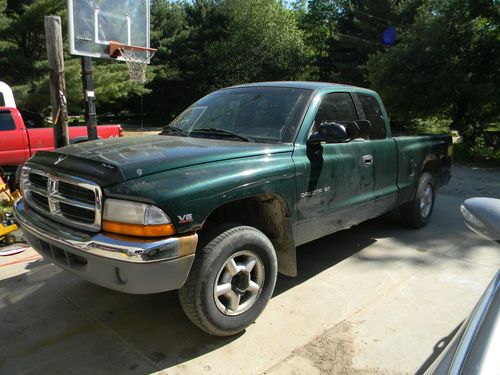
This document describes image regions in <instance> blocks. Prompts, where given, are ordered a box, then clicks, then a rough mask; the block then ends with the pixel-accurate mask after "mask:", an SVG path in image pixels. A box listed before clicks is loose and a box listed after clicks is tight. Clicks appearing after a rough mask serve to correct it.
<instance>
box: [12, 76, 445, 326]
mask: <svg viewBox="0 0 500 375" xmlns="http://www.w3.org/2000/svg"><path fill="white" fill-rule="evenodd" d="M452 152H453V150H452V144H451V137H450V136H448V135H437V136H418V137H392V136H391V129H390V127H389V119H388V117H387V114H386V112H385V109H384V106H383V104H382V101H381V99H380V97H379V96H378V95H377V93H375V92H373V91H371V90H367V89H363V88H358V87H352V86H345V85H339V84H331V83H316V82H272V83H255V84H248V85H240V86H235V87H230V88H226V89H222V90H218V91H216V92H213V93H211V94H210V95H208V96H206V97H204V98H202V99H200V100H199V101H197V102H196V103H194V104H193V105H192V106H190V107H189V108H188V109H186V110H185V111H184V112H183V113H182V114H181V115H179V116H178V117H177V118H176V119H175V120H174V121H173V122H172V123H171V124H170V125H169V126H168V127H166V128H165V129H164V130H163V131H162V132H161V133H160V135H155V136H146V137H142V138H135V137H131V138H121V139H118V138H117V139H109V140H97V141H93V142H87V143H81V144H76V145H72V146H68V147H64V148H61V149H58V150H56V151H55V152H45V151H40V152H38V153H36V155H34V156H33V157H32V158H31V159H30V160H29V161H28V162H27V163H26V164H25V165H24V167H23V169H22V176H21V190H22V195H23V199H20V200H19V201H18V202H17V203H16V205H15V214H16V218H17V221H18V223H19V224H20V225H21V227H22V228H23V229H24V232H25V236H26V237H27V239H28V240H29V242H30V243H31V245H32V246H33V247H34V248H35V250H36V251H38V252H39V253H40V254H42V255H43V256H44V257H45V258H47V259H49V260H50V261H51V262H53V263H55V264H56V265H58V266H60V267H61V268H63V269H65V270H68V271H70V272H72V273H74V274H76V275H78V276H80V277H82V278H84V279H86V280H88V281H90V282H93V283H95V284H98V285H101V286H104V287H107V288H111V289H114V290H118V291H122V292H127V293H136V294H140V293H142V294H144V293H158V292H163V291H167V290H174V289H179V295H180V301H181V304H182V307H183V309H184V311H185V312H186V314H187V316H188V317H189V318H190V319H191V320H192V321H193V322H194V323H195V324H196V325H198V326H199V327H200V328H202V329H203V330H205V331H207V332H209V333H210V334H213V335H220V336H224V335H232V334H236V333H238V332H241V331H242V330H244V329H245V328H246V327H247V326H248V325H249V324H251V323H252V322H253V321H255V319H256V318H257V317H258V315H259V314H260V313H261V312H262V311H263V309H264V307H265V306H266V304H267V303H268V301H269V299H270V298H271V295H272V294H273V290H274V287H275V283H276V277H277V272H281V273H283V274H285V275H288V276H295V275H296V274H297V263H296V256H295V248H296V246H299V245H301V244H304V243H306V242H309V241H313V240H315V239H317V238H320V237H322V236H326V235H328V234H331V233H334V232H336V231H339V230H341V229H345V228H349V227H352V226H353V225H356V224H358V223H361V222H362V221H365V220H368V219H370V218H373V217H376V216H380V215H382V214H384V213H386V212H388V211H391V210H393V209H395V208H399V209H400V212H401V216H402V219H403V220H404V222H406V223H407V224H408V225H409V226H412V227H415V228H419V227H422V226H424V225H426V224H427V223H428V221H429V219H430V216H431V214H432V209H433V205H434V199H435V196H436V190H437V189H438V187H439V186H441V185H443V184H446V183H447V182H448V180H449V178H450V168H451V160H452Z"/></svg>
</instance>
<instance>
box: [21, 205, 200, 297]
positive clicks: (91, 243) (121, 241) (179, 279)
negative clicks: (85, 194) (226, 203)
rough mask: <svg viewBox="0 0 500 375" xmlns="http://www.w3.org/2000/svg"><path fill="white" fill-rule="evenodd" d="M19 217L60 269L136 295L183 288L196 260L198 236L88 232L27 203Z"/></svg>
mask: <svg viewBox="0 0 500 375" xmlns="http://www.w3.org/2000/svg"><path fill="white" fill-rule="evenodd" d="M14 215H15V218H16V220H17V222H18V223H19V225H20V226H21V228H22V229H23V231H24V236H25V238H26V239H27V240H28V242H29V243H30V245H31V246H32V247H33V248H34V249H35V250H36V251H37V252H38V253H40V255H42V256H43V257H44V258H47V259H49V260H50V261H51V262H53V263H54V264H56V265H57V266H59V267H61V268H63V269H65V270H67V271H70V272H72V273H74V274H76V275H78V276H80V277H82V278H83V279H85V280H88V281H90V282H92V283H94V284H97V285H101V286H103V287H106V288H110V289H114V290H118V291H120V292H125V293H131V294H150V293H159V292H164V291H167V290H174V289H179V288H180V287H182V285H184V282H185V281H186V279H187V276H188V274H189V271H190V269H191V265H192V263H193V260H194V252H195V249H196V245H197V242H198V235H197V234H191V235H187V236H178V237H168V238H162V239H142V238H137V239H135V238H131V237H123V236H114V235H112V234H109V233H88V232H82V231H79V230H76V229H72V228H69V227H67V226H64V225H61V224H59V223H56V222H54V221H52V220H49V219H48V218H47V217H45V216H42V215H40V214H39V213H37V212H36V211H34V210H33V209H30V208H29V206H27V205H26V204H25V203H24V202H23V200H22V199H19V200H18V201H17V202H16V204H15V205H14Z"/></svg>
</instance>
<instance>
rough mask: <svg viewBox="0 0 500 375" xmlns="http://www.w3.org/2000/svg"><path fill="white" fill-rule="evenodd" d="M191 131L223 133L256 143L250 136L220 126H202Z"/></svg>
mask: <svg viewBox="0 0 500 375" xmlns="http://www.w3.org/2000/svg"><path fill="white" fill-rule="evenodd" d="M189 133H207V134H221V135H226V136H230V137H234V138H238V139H241V140H243V141H245V142H252V143H255V141H254V140H253V139H252V138H250V137H248V136H245V135H241V134H238V133H234V132H232V131H230V130H226V129H220V128H200V129H194V130H191V131H190V132H189Z"/></svg>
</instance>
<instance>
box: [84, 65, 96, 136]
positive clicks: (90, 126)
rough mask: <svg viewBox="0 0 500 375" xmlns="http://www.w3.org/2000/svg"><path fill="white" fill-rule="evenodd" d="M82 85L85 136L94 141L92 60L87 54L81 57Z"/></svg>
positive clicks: (94, 112) (94, 115)
mask: <svg viewBox="0 0 500 375" xmlns="http://www.w3.org/2000/svg"><path fill="white" fill-rule="evenodd" d="M82 87H83V105H84V107H85V124H86V125H87V137H88V140H89V141H95V140H96V139H98V136H97V114H96V110H95V94H94V81H93V80H92V61H91V60H90V57H88V56H83V57H82Z"/></svg>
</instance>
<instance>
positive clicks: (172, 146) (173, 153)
mask: <svg viewBox="0 0 500 375" xmlns="http://www.w3.org/2000/svg"><path fill="white" fill-rule="evenodd" d="M292 150H293V146H292V145H287V144H264V143H244V142H235V141H227V140H217V139H207V138H194V137H177V136H164V135H152V136H144V137H126V138H111V139H107V140H97V141H91V142H85V143H79V144H76V145H71V146H67V147H63V148H60V149H57V150H56V151H54V152H38V153H37V154H36V155H35V156H34V157H33V158H32V159H30V163H36V164H42V165H45V166H47V167H50V168H51V169H55V170H60V172H63V173H69V174H76V175H79V176H81V177H85V178H89V179H91V180H97V182H98V183H99V184H100V185H101V186H107V185H111V184H113V183H117V182H122V181H125V180H129V179H132V178H137V177H141V176H146V175H149V174H153V173H157V172H163V171H168V170H171V169H176V168H182V167H188V166H191V165H197V164H202V163H210V162H215V161H223V160H230V159H237V158H244V157H251V156H258V155H264V154H274V153H281V152H291V151H292Z"/></svg>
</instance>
